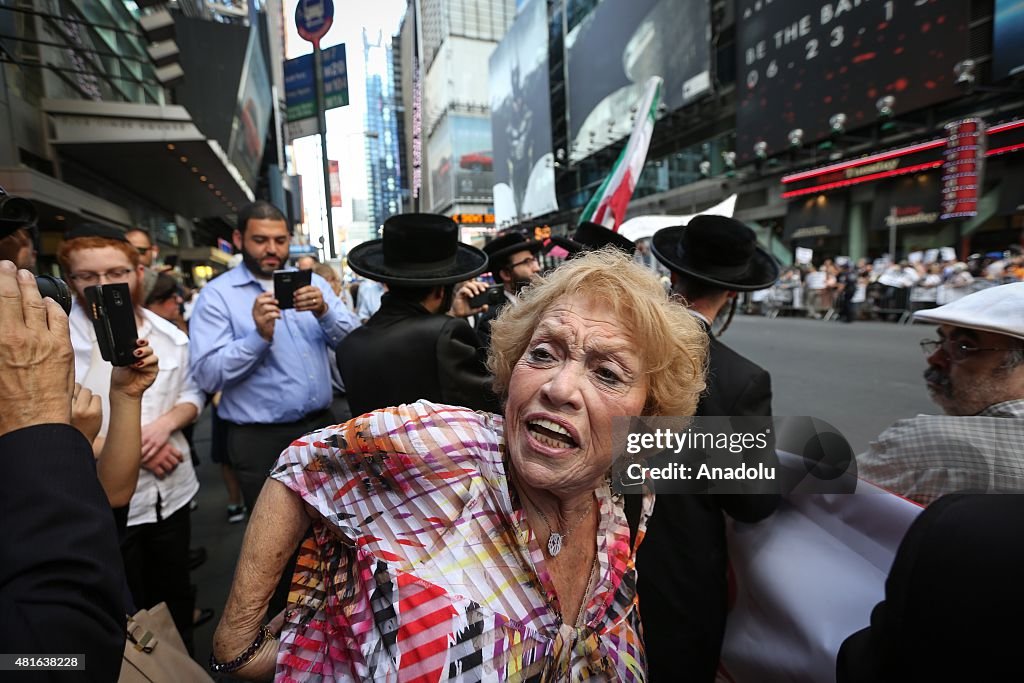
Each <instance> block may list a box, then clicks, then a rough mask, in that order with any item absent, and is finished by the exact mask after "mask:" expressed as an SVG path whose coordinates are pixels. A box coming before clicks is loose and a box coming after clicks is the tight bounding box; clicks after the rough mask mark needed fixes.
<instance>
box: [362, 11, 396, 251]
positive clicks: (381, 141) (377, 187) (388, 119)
mask: <svg viewBox="0 0 1024 683" xmlns="http://www.w3.org/2000/svg"><path fill="white" fill-rule="evenodd" d="M392 49H393V48H392V46H391V45H385V44H384V43H383V36H382V34H381V33H380V32H378V33H377V37H376V39H375V40H374V41H373V42H371V41H370V39H369V37H368V36H367V33H366V29H363V57H364V60H363V63H364V65H365V70H366V131H365V146H366V183H367V198H368V201H369V216H368V220H369V222H370V223H371V224H372V225H373V226H374V228H375V229H376V227H379V226H381V225H383V224H384V221H385V220H387V218H388V217H389V216H394V215H395V214H397V213H401V211H402V175H403V173H402V164H401V157H400V156H399V135H398V125H397V121H398V106H397V97H396V95H395V90H396V88H395V82H396V79H395V73H394V59H393V57H392ZM369 239H375V238H374V237H370V238H369Z"/></svg>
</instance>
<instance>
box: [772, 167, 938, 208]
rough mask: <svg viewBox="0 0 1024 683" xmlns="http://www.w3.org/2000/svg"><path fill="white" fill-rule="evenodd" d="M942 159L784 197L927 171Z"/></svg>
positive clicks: (791, 192) (841, 181)
mask: <svg viewBox="0 0 1024 683" xmlns="http://www.w3.org/2000/svg"><path fill="white" fill-rule="evenodd" d="M942 163H943V162H942V161H929V162H927V163H924V164H916V165H914V166H907V167H906V168H897V169H893V170H892V171H881V172H880V173H872V174H871V175H865V176H861V177H860V178H850V179H848V180H838V181H836V182H834V183H825V184H824V185H815V186H814V187H805V188H803V189H800V190H791V191H790V192H783V193H782V198H783V199H792V198H793V197H802V196H803V195H805V194H814V193H815V192H827V191H828V190H836V189H839V188H840V187H850V186H851V185H860V184H861V183H868V182H871V181H872V180H881V179H882V178H892V177H893V176H898V175H906V174H907V173H916V172H918V171H927V170H930V169H933V168H938V167H939V166H942Z"/></svg>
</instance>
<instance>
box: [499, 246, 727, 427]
mask: <svg viewBox="0 0 1024 683" xmlns="http://www.w3.org/2000/svg"><path fill="white" fill-rule="evenodd" d="M574 294H582V295H585V296H587V297H588V298H590V299H591V300H592V301H601V302H607V305H608V306H610V307H611V308H612V310H613V311H614V312H615V315H616V316H617V317H618V318H619V319H620V320H621V321H622V323H623V325H624V327H625V329H627V330H629V331H630V334H631V336H632V337H633V339H635V340H637V343H638V345H639V348H638V349H637V350H638V353H639V355H640V358H641V362H642V363H643V365H644V372H645V373H646V375H647V380H648V383H647V386H648V389H647V400H646V402H645V404H644V414H645V415H693V413H694V411H695V410H696V407H697V401H698V399H699V398H700V395H701V393H702V392H703V391H704V388H705V382H704V375H705V371H706V367H707V355H708V336H707V334H706V333H705V332H704V329H703V328H702V327H701V325H700V323H698V322H697V320H696V319H695V318H694V317H693V316H692V315H690V314H689V313H688V312H687V311H686V309H685V308H684V307H683V306H681V305H680V304H678V303H675V302H673V301H672V300H671V299H669V296H668V294H667V293H666V292H665V289H664V287H662V285H661V283H660V282H659V281H658V278H657V277H656V276H655V275H654V274H653V273H652V272H651V271H650V270H648V269H647V268H644V267H642V266H640V265H637V264H636V263H634V262H633V260H632V259H631V258H629V257H628V256H627V255H626V254H624V253H623V252H621V251H619V250H618V249H615V248H614V247H606V248H604V249H599V250H597V251H592V252H589V253H587V254H584V255H582V256H578V257H576V258H574V259H572V260H571V261H568V262H566V263H565V264H563V265H561V266H559V267H558V268H556V269H555V270H554V272H552V273H551V274H550V275H548V276H546V277H544V278H543V279H542V280H540V281H539V282H538V283H537V284H534V285H531V286H530V287H527V288H526V289H525V290H523V293H522V294H521V295H520V299H519V303H518V304H517V305H515V306H505V307H503V309H502V312H501V314H500V315H499V316H498V318H497V319H495V321H494V322H493V323H492V325H491V350H490V354H489V355H488V358H487V367H488V369H489V370H490V371H491V373H492V374H493V375H494V385H493V386H494V391H495V392H496V393H497V394H498V395H499V396H500V397H501V399H502V401H504V400H505V398H507V396H508V386H509V381H510V380H511V377H512V370H513V368H514V367H515V365H516V363H518V362H519V359H520V358H522V356H523V353H525V352H526V347H527V345H528V344H529V342H530V339H531V338H532V336H533V332H534V330H535V329H536V327H537V324H538V323H539V322H540V320H541V318H542V317H543V316H544V314H545V313H546V312H547V311H548V310H550V309H551V307H552V306H554V305H556V304H557V303H558V302H559V301H561V300H562V299H564V298H566V297H570V296H573V295H574Z"/></svg>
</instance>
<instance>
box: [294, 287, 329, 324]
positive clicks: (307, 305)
mask: <svg viewBox="0 0 1024 683" xmlns="http://www.w3.org/2000/svg"><path fill="white" fill-rule="evenodd" d="M295 310H296V311H313V315H315V316H316V317H318V318H319V317H320V316H322V315H323V314H324V313H326V312H327V302H326V301H324V293H323V292H321V291H320V288H319V287H317V286H316V285H306V286H305V287H300V288H299V289H296V290H295Z"/></svg>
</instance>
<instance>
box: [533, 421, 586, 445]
mask: <svg viewBox="0 0 1024 683" xmlns="http://www.w3.org/2000/svg"><path fill="white" fill-rule="evenodd" d="M526 429H527V430H529V432H530V435H531V436H532V437H533V438H534V439H536V440H537V441H538V442H539V443H542V444H544V445H545V446H550V447H551V448H577V447H578V446H579V444H578V443H576V439H574V438H573V437H572V434H570V433H569V430H568V429H566V428H565V427H563V426H562V425H560V424H558V423H557V422H552V421H551V420H545V419H543V418H536V419H533V420H528V421H527V422H526Z"/></svg>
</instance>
